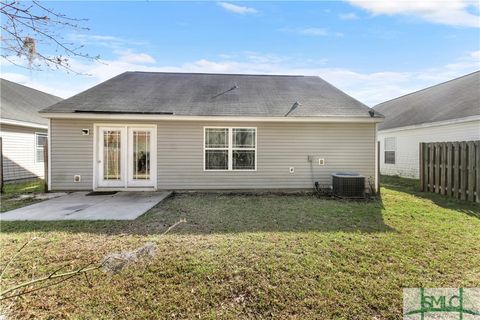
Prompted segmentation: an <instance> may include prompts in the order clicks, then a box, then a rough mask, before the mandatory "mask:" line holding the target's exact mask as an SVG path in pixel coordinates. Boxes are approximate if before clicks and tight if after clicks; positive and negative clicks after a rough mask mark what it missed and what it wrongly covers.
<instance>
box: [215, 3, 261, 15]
mask: <svg viewBox="0 0 480 320" xmlns="http://www.w3.org/2000/svg"><path fill="white" fill-rule="evenodd" d="M217 4H218V5H219V6H220V7H222V8H223V9H225V10H227V11H230V12H233V13H238V14H255V13H258V11H257V10H256V9H254V8H250V7H244V6H238V5H236V4H232V3H228V2H218V3H217Z"/></svg>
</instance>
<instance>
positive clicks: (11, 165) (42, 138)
mask: <svg viewBox="0 0 480 320" xmlns="http://www.w3.org/2000/svg"><path fill="white" fill-rule="evenodd" d="M0 80H1V82H0V92H1V106H0V107H1V108H0V111H1V112H0V137H1V138H2V155H3V178H4V181H12V180H21V179H29V178H35V177H40V178H43V175H44V159H43V148H44V145H45V143H46V141H47V133H48V120H47V119H44V118H42V117H41V116H40V115H39V114H38V110H40V109H43V108H45V107H48V106H50V105H52V104H54V103H56V102H58V101H60V100H62V99H61V98H59V97H56V96H53V95H50V94H47V93H45V92H41V91H38V90H35V89H32V88H29V87H25V86H23V85H20V84H17V83H14V82H11V81H8V80H4V79H0Z"/></svg>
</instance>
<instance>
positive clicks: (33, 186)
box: [0, 179, 43, 212]
mask: <svg viewBox="0 0 480 320" xmlns="http://www.w3.org/2000/svg"><path fill="white" fill-rule="evenodd" d="M39 192H43V180H41V179H36V180H32V181H27V182H17V183H7V184H5V186H4V193H3V194H1V195H0V212H5V211H9V210H13V209H16V208H19V207H24V206H26V205H29V204H32V203H35V202H38V201H39V200H36V199H34V198H26V199H19V198H18V197H19V196H20V195H29V194H32V195H33V194H34V193H39Z"/></svg>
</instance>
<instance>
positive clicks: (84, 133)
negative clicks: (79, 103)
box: [82, 129, 90, 136]
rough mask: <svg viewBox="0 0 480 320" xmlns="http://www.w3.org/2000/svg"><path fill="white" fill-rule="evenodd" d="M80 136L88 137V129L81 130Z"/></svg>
mask: <svg viewBox="0 0 480 320" xmlns="http://www.w3.org/2000/svg"><path fill="white" fill-rule="evenodd" d="M82 135H84V136H89V135H90V129H82Z"/></svg>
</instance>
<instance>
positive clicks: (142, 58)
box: [118, 50, 156, 64]
mask: <svg viewBox="0 0 480 320" xmlns="http://www.w3.org/2000/svg"><path fill="white" fill-rule="evenodd" d="M118 54H119V55H120V57H119V59H120V60H122V61H125V62H128V63H147V64H151V63H155V62H156V61H155V59H154V58H153V57H152V56H151V55H149V54H146V53H135V52H133V51H132V50H126V51H119V52H118Z"/></svg>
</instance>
